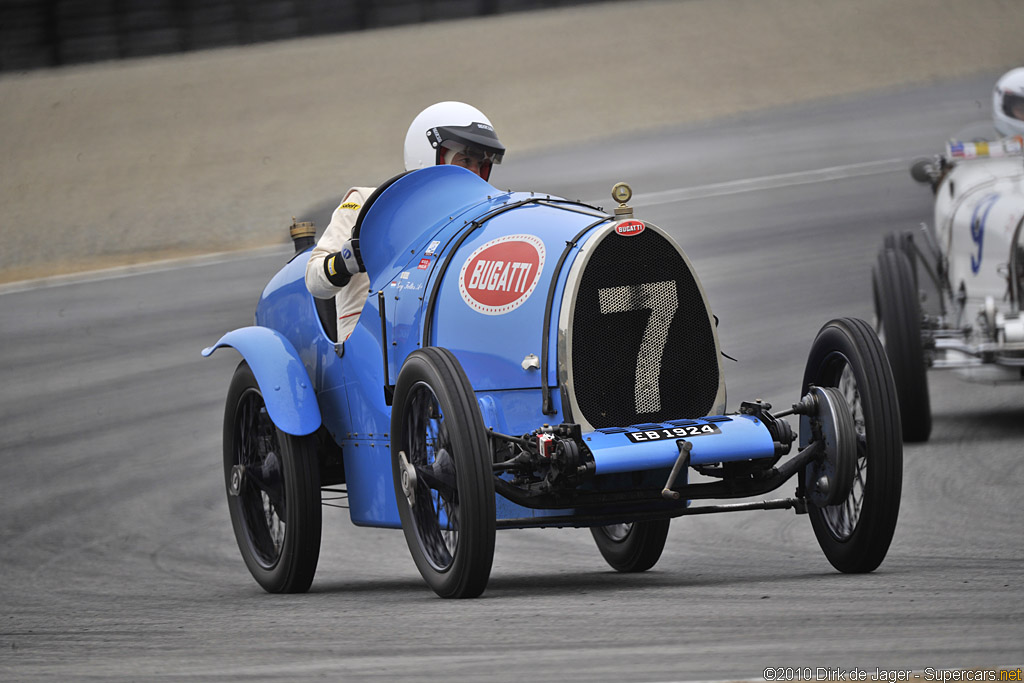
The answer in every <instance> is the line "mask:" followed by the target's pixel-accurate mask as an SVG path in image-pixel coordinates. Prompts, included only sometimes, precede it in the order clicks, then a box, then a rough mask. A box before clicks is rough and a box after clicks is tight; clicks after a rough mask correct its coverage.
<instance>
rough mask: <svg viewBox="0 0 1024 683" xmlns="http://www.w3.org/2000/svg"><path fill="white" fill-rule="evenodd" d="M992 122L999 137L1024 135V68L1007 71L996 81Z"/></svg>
mask: <svg viewBox="0 0 1024 683" xmlns="http://www.w3.org/2000/svg"><path fill="white" fill-rule="evenodd" d="M992 120H993V123H994V124H995V126H996V130H998V131H999V134H1000V135H1005V136H1012V135H1024V67H1020V68H1017V69H1013V70H1012V71H1007V72H1006V73H1005V74H1003V75H1002V77H1000V79H999V80H998V81H996V87H995V89H994V90H993V91H992Z"/></svg>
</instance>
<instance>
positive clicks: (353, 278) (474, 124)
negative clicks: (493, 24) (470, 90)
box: [306, 102, 505, 342]
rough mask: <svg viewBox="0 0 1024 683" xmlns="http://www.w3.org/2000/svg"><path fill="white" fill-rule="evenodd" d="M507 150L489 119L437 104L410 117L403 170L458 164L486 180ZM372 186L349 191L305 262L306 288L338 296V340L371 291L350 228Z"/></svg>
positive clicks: (460, 105)
mask: <svg viewBox="0 0 1024 683" xmlns="http://www.w3.org/2000/svg"><path fill="white" fill-rule="evenodd" d="M504 153H505V146H504V145H502V144H501V141H499V140H498V136H497V134H496V133H495V132H494V128H493V126H491V122H490V120H489V119H488V118H487V117H486V116H484V115H483V113H482V112H481V111H480V110H479V109H476V108H475V107H471V106H470V105H468V104H464V103H462V102H438V103H437V104H434V105H431V106H429V107H427V108H426V109H424V110H423V111H421V112H420V113H419V115H417V116H416V118H415V119H413V122H412V124H411V125H410V126H409V131H408V132H407V133H406V135H405V170H406V171H414V170H416V169H418V168H425V167H427V166H435V165H436V166H440V165H442V164H450V165H453V166H462V167H464V168H466V169H469V170H470V171H472V172H473V173H475V174H477V175H478V176H480V177H481V178H483V179H484V180H487V179H489V178H490V176H491V167H492V166H493V165H494V164H500V163H501V158H502V156H503V155H504ZM374 189H375V188H373V187H353V188H352V189H350V190H349V191H348V192H347V193H345V196H344V198H343V199H342V200H341V204H339V205H338V208H336V209H335V210H334V215H333V216H332V217H331V222H330V224H329V225H328V226H327V229H326V230H325V231H324V234H323V236H322V237H321V238H320V241H319V242H317V244H316V246H315V247H313V252H312V253H311V254H310V257H309V263H307V264H306V287H307V288H308V289H309V291H310V293H311V294H312V295H313V296H315V297H317V298H319V299H329V298H331V297H332V296H333V297H335V298H336V303H337V310H338V341H339V342H344V341H345V340H346V339H348V336H349V335H350V334H352V330H353V329H355V326H356V321H358V320H359V313H360V312H361V311H362V310H363V304H364V303H365V302H366V297H367V295H368V294H369V290H370V278H369V277H368V276H367V275H366V273H365V272H362V269H361V268H360V267H359V263H358V261H357V260H356V256H355V251H354V245H353V244H352V241H351V240H352V228H353V227H354V226H355V223H356V219H357V218H358V216H359V211H360V209H362V207H363V204H364V203H366V201H367V199H369V197H370V195H371V194H373V191H374Z"/></svg>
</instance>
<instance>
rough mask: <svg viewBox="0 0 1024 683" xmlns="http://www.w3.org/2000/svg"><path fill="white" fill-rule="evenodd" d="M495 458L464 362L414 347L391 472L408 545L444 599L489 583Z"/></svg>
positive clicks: (398, 397) (399, 397) (402, 379)
mask: <svg viewBox="0 0 1024 683" xmlns="http://www.w3.org/2000/svg"><path fill="white" fill-rule="evenodd" d="M403 457H405V458H406V459H407V461H408V463H409V465H410V466H411V468H412V469H413V470H414V471H415V474H416V476H415V478H409V477H408V474H409V470H408V469H407V467H406V465H405V464H404V463H403V461H402V459H403ZM491 460H492V458H491V452H490V447H489V445H488V439H487V432H486V430H485V429H484V423H483V418H482V417H481V416H480V407H479V405H478V404H477V401H476V394H474V393H473V387H472V386H471V385H470V383H469V379H467V378H466V373H465V372H464V371H463V370H462V366H461V365H460V364H459V361H458V360H457V359H456V358H455V356H454V355H453V354H452V353H451V352H450V351H448V350H447V349H443V348H438V347H428V348H424V349H418V350H416V351H413V352H412V353H411V354H409V357H408V358H407V359H406V361H405V363H404V364H403V365H402V370H401V372H399V374H398V381H397V383H396V384H395V396H394V402H393V406H392V411H391V465H392V474H393V478H394V484H395V496H396V498H397V500H398V512H399V516H400V517H401V520H402V529H403V531H404V532H405V540H406V542H407V543H408V545H409V551H410V552H411V553H412V557H413V560H414V561H415V562H416V567H417V568H418V569H419V571H420V574H421V575H422V576H423V579H424V580H425V581H426V582H427V584H428V585H429V586H430V587H431V589H433V591H434V592H435V593H437V594H438V595H440V596H441V597H443V598H475V597H477V596H478V595H480V594H481V593H483V591H484V589H485V588H486V587H487V581H488V579H489V578H490V575H491V564H492V562H493V561H494V535H495V506H494V479H493V476H494V475H493V473H492V468H491ZM403 475H404V476H405V477H406V481H407V482H411V486H410V488H411V490H413V491H414V492H415V496H414V502H411V501H410V499H409V497H408V496H407V495H406V491H405V489H404V488H403Z"/></svg>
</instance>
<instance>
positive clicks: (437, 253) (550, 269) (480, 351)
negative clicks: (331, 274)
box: [204, 166, 775, 527]
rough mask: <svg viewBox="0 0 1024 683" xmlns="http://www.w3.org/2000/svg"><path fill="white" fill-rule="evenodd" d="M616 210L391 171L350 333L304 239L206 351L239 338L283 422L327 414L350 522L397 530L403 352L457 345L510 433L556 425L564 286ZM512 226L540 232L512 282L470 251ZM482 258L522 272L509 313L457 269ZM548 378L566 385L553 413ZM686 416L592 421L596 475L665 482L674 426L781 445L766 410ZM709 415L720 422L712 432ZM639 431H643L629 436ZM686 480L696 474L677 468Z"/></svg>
mask: <svg viewBox="0 0 1024 683" xmlns="http://www.w3.org/2000/svg"><path fill="white" fill-rule="evenodd" d="M613 221H614V219H613V218H612V217H611V216H608V215H607V214H605V213H603V212H602V211H600V210H597V209H594V208H592V207H586V206H584V205H580V204H578V203H574V202H566V201H564V200H560V199H559V198H552V197H548V196H546V195H534V194H532V193H518V192H503V191H501V190H498V189H496V188H494V187H493V186H491V185H490V184H488V183H487V182H485V181H483V180H481V179H480V178H479V177H477V176H476V175H474V174H472V173H470V172H468V171H465V170H464V169H461V168H458V167H453V166H438V167H430V168H426V169H423V170H420V171H414V172H412V173H409V174H407V175H405V176H403V177H401V178H399V179H398V180H396V181H394V182H393V183H392V184H391V185H390V186H388V187H387V189H385V190H384V191H383V192H381V193H380V195H379V196H378V197H377V198H376V200H375V201H374V202H373V204H372V205H371V206H369V208H368V209H366V211H365V216H364V217H363V220H362V222H361V225H360V232H359V244H360V248H361V255H362V260H363V263H364V264H365V267H366V271H367V273H368V275H369V277H370V283H371V288H370V292H369V294H368V296H367V299H366V303H365V306H364V307H363V311H362V314H361V316H360V318H359V321H358V324H357V325H356V327H355V330H354V331H353V333H352V334H351V336H350V337H349V338H348V339H347V340H346V341H345V342H344V345H337V344H335V343H334V342H333V341H332V340H331V339H330V338H329V336H328V334H327V333H326V332H325V329H324V323H323V322H322V321H321V319H320V317H319V315H318V313H317V310H316V307H315V306H314V301H313V298H312V296H311V295H310V294H309V292H308V291H307V289H306V286H305V281H304V275H305V268H306V262H307V260H308V256H309V252H308V251H305V252H302V253H299V254H297V255H296V256H295V257H294V258H293V259H292V260H291V261H290V262H289V263H287V264H286V265H285V266H284V267H283V268H282V269H281V270H280V271H279V272H278V273H277V274H276V275H275V276H274V277H273V279H272V280H271V281H270V283H269V284H268V285H267V287H266V288H265V290H264V291H263V294H262V296H261V298H260V300H259V303H258V305H257V310H256V327H252V328H243V329H241V330H235V331H233V332H230V333H228V334H227V335H225V336H224V337H223V338H222V339H221V340H220V341H219V342H217V344H216V345H215V346H214V347H211V348H209V349H206V350H205V351H204V355H208V354H209V353H212V351H213V350H214V349H216V348H218V347H220V346H232V347H234V348H236V349H237V350H238V351H239V352H240V353H241V354H242V355H243V356H244V358H245V359H246V361H247V362H248V363H249V365H250V366H252V369H253V372H254V374H255V376H256V379H257V381H258V382H259V385H260V388H261V390H262V392H263V394H264V396H265V398H266V401H267V406H268V411H269V413H270V416H271V418H272V419H273V420H274V422H275V424H276V425H277V426H278V427H279V428H280V429H281V430H282V431H285V432H288V433H292V434H308V433H311V432H313V431H315V430H316V429H317V428H318V427H319V426H320V424H321V421H322V424H323V426H324V427H325V428H326V430H327V431H328V432H329V433H330V434H331V436H332V437H333V438H334V440H335V441H336V442H337V444H339V445H340V446H341V449H342V452H343V460H344V472H345V480H346V484H347V490H348V496H349V509H350V513H351V518H352V521H353V522H354V523H356V524H360V525H370V526H383V527H399V526H400V522H399V518H398V510H397V506H396V501H395V493H394V486H393V483H392V474H391V454H390V442H389V431H390V425H391V407H390V405H389V400H390V399H389V397H390V393H389V391H390V388H391V387H392V386H393V385H394V383H395V380H396V378H397V376H398V373H399V371H400V370H401V368H402V364H403V361H404V359H405V358H406V357H407V356H408V355H409V354H410V353H412V352H413V351H414V350H416V349H419V348H422V347H423V346H440V347H445V348H447V349H449V350H450V351H452V352H453V353H454V355H455V356H456V358H457V359H458V360H459V362H460V363H461V365H462V367H463V369H464V370H465V372H466V375H467V376H468V377H469V379H470V382H471V383H472V385H473V388H474V390H475V391H476V394H477V398H478V402H479V405H480V410H481V413H482V416H483V421H484V424H485V425H486V426H487V427H489V428H492V429H494V430H495V431H497V432H501V433H504V434H512V435H521V434H526V433H529V432H531V431H533V430H536V429H537V428H538V427H540V426H541V425H544V424H548V423H550V424H557V423H559V422H560V421H561V420H563V415H564V414H565V411H563V406H562V401H563V395H562V393H561V392H560V391H558V390H557V387H559V377H558V370H557V363H556V362H555V359H557V357H558V334H559V330H558V319H559V313H560V311H559V307H560V306H561V305H562V292H563V290H564V288H565V287H566V282H567V279H568V277H569V273H570V269H571V266H572V264H573V262H574V259H575V258H576V256H577V255H578V254H579V253H580V250H581V249H582V248H583V247H584V246H585V245H586V243H587V241H588V240H590V239H591V238H592V237H593V236H594V235H595V234H597V232H598V231H599V230H601V229H606V228H607V227H608V225H609V224H610V223H612V222H613ZM651 229H653V228H651ZM503 239H509V240H513V241H515V242H516V243H517V244H518V245H520V246H521V245H524V244H525V245H532V246H530V249H534V252H530V253H531V254H534V253H535V254H536V256H535V257H534V258H535V261H530V262H529V263H527V262H526V261H524V262H523V265H521V266H518V265H517V266H516V267H514V268H513V269H512V271H511V275H509V282H508V283H505V282H504V280H502V281H500V282H499V281H498V274H497V271H496V270H492V271H487V267H488V263H487V262H483V261H480V262H474V261H473V257H474V255H476V254H479V253H482V252H481V250H482V249H485V248H486V247H487V246H488V245H494V244H499V245H500V244H501V243H502V242H501V241H502V240H503ZM527 251H528V250H527ZM471 263H474V264H475V266H476V267H477V268H478V270H479V274H481V275H480V276H481V277H491V281H492V284H494V285H495V289H502V288H504V289H506V290H508V291H511V290H512V288H513V285H512V284H511V283H512V278H516V277H517V278H519V279H518V280H516V281H515V284H514V286H515V287H518V289H517V290H516V291H519V290H522V291H523V298H521V300H518V301H517V302H516V303H514V304H509V305H508V306H506V308H507V309H508V310H499V311H497V312H495V311H485V310H483V309H484V308H486V306H485V304H471V303H470V301H471V300H470V299H467V298H466V294H465V292H464V291H460V282H465V281H466V278H468V277H470V276H471V274H470V273H467V272H466V269H467V268H468V267H469V266H470V265H471ZM481 264H482V265H481ZM517 264H518V262H517ZM559 264H561V265H560V267H557V266H559ZM507 274H508V273H507V271H506V272H505V273H503V275H502V277H504V275H507ZM463 289H464V288H463ZM549 302H550V303H549ZM474 306H476V308H474ZM496 308H497V306H496ZM545 321H547V325H546V327H545ZM328 324H331V323H330V322H328ZM716 343H717V342H716ZM530 357H535V358H538V359H541V358H547V359H549V360H550V362H548V363H547V364H546V367H534V366H532V365H530V364H528V363H525V362H524V360H526V359H528V358H530ZM545 386H547V387H552V388H555V389H554V390H552V391H550V394H549V399H550V409H549V411H548V412H547V413H545V412H544V410H543V407H544V387H545ZM723 403H724V399H723ZM723 409H724V408H723ZM679 417H680V420H674V421H670V422H667V423H658V424H647V425H635V426H634V425H622V426H621V427H614V428H602V429H595V430H589V431H586V432H585V433H583V435H582V439H583V441H584V443H585V444H586V446H587V448H589V450H590V453H591V454H592V456H593V463H594V473H595V475H597V476H598V477H601V476H602V475H608V477H606V481H609V482H612V484H611V485H615V484H614V482H615V481H616V479H615V477H616V476H620V477H621V476H622V475H625V474H628V473H636V474H634V475H633V476H632V477H627V478H626V479H625V481H629V482H634V483H635V482H637V481H640V480H641V479H644V478H645V477H647V478H649V479H650V480H651V481H654V480H657V482H658V486H659V487H660V486H661V484H662V483H663V482H664V480H665V475H666V473H667V471H668V470H669V469H671V468H672V466H673V464H674V463H675V462H676V460H677V458H679V447H678V445H677V438H669V437H673V436H678V435H688V434H696V436H695V438H692V439H691V443H692V451H691V452H690V462H691V463H692V464H704V463H722V462H729V461H733V460H754V459H760V458H770V457H772V456H773V455H774V453H775V444H774V443H773V439H772V436H771V434H770V433H769V430H768V429H767V428H766V427H765V425H764V424H763V423H762V422H760V421H759V420H758V419H757V418H756V417H753V416H749V415H731V416H722V417H720V418H705V417H704V416H686V415H681V416H679ZM709 425H710V426H713V428H714V429H713V430H712V429H711V427H708V429H707V430H705V431H701V428H702V427H705V426H709ZM694 427H696V428H697V429H696V430H694V429H692V428H694ZM679 430H683V431H682V432H680V431H679ZM712 431H713V433H711V432H712ZM630 433H632V434H634V435H635V434H637V433H639V434H640V436H638V437H635V438H634V439H631V438H629V437H628V436H627V434H630ZM685 477H686V473H685V472H684V473H683V474H682V476H681V479H680V481H685ZM645 481H646V479H645ZM497 514H498V521H499V522H501V521H502V520H505V521H506V522H508V521H514V520H528V519H535V518H537V517H544V516H550V515H558V516H561V517H563V518H564V517H565V516H567V515H571V514H572V510H565V509H559V510H543V509H533V508H526V507H523V506H521V505H517V504H515V503H513V502H511V501H510V500H507V499H505V498H503V497H502V496H501V495H498V500H497ZM507 525H510V526H514V525H515V524H507Z"/></svg>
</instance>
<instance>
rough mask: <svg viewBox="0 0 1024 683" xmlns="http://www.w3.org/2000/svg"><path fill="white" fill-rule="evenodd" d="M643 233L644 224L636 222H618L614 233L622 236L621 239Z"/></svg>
mask: <svg viewBox="0 0 1024 683" xmlns="http://www.w3.org/2000/svg"><path fill="white" fill-rule="evenodd" d="M643 231H644V222H643V221H636V220H632V219H631V220H628V221H619V222H618V223H616V224H615V232H617V233H618V234H620V235H622V236H623V237H632V236H633V235H639V234H640V233H642V232H643Z"/></svg>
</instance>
